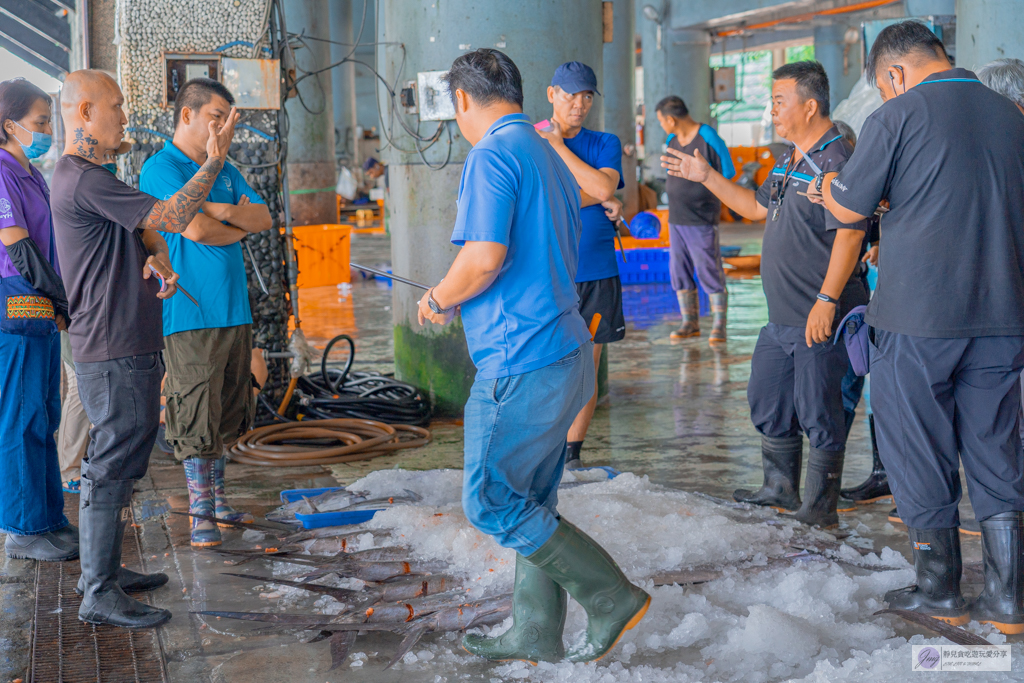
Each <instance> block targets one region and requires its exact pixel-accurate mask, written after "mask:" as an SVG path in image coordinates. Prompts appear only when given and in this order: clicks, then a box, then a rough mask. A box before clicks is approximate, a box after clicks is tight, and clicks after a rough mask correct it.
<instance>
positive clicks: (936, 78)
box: [823, 21, 1024, 633]
mask: <svg viewBox="0 0 1024 683" xmlns="http://www.w3.org/2000/svg"><path fill="white" fill-rule="evenodd" d="M867 73H868V75H869V76H870V77H871V78H873V79H875V81H876V83H877V86H878V89H879V90H881V92H882V98H883V99H884V100H885V102H884V103H883V104H882V106H881V107H879V108H878V109H877V110H876V111H875V112H874V113H872V114H871V116H869V117H868V119H867V121H865V123H864V127H863V128H862V129H861V134H860V141H859V142H858V144H857V151H856V152H855V153H854V155H853V157H852V158H851V159H850V161H849V163H848V164H847V165H846V167H845V168H843V169H842V171H841V172H840V173H839V174H838V176H835V175H829V176H826V178H825V183H824V186H823V187H824V201H825V206H826V207H827V208H828V210H829V211H830V212H831V213H832V214H833V215H834V216H835V217H836V218H837V219H839V220H840V221H843V222H852V221H858V220H861V219H862V218H864V217H865V216H868V215H870V214H871V213H872V212H873V211H874V210H875V207H876V206H877V205H878V203H879V202H880V201H881V200H883V199H888V200H889V212H888V213H887V214H885V216H884V218H883V219H882V233H883V234H884V238H883V241H884V242H885V245H884V247H883V248H882V249H881V251H880V252H879V268H878V273H879V279H878V287H877V288H876V290H875V296H874V297H873V298H872V300H871V305H870V306H869V307H868V314H867V322H868V323H869V324H870V325H871V326H872V328H873V331H874V346H873V347H872V349H871V403H872V408H873V409H874V413H875V419H876V428H877V432H878V446H879V450H880V451H881V452H882V455H883V457H884V459H885V469H886V471H887V472H888V473H889V482H890V486H891V487H892V492H893V495H894V496H895V498H896V505H897V508H898V509H899V511H900V515H901V517H902V518H903V521H904V522H905V523H906V525H907V527H908V528H909V530H910V540H911V541H912V542H913V546H914V563H915V566H916V567H917V576H918V584H917V586H911V587H909V588H906V589H902V590H900V591H892V592H890V593H888V594H887V595H886V600H887V601H888V602H889V606H890V607H893V608H899V609H910V610H915V611H918V612H921V613H922V614H927V615H930V616H933V617H937V618H940V619H943V620H945V621H949V622H951V623H966V622H967V621H968V620H969V619H970V618H972V617H973V618H974V619H975V620H977V621H987V622H989V623H992V624H993V625H995V626H996V628H998V629H999V630H1001V631H1003V632H1004V633H1022V632H1024V582H1022V581H1021V578H1020V577H1021V570H1022V569H1024V568H1022V567H1021V552H1022V547H1021V536H1022V534H1024V513H1022V512H1021V511H1022V510H1024V455H1022V451H1021V442H1020V439H1019V438H1018V437H1017V424H1018V419H1019V418H1018V414H1019V408H1020V402H1021V397H1020V390H1019V382H1020V374H1021V367H1022V366H1024V192H1022V191H1021V188H1022V187H1024V158H1022V156H1021V149H1024V118H1022V117H1021V115H1020V113H1019V112H1018V111H1017V109H1016V107H1014V105H1013V103H1012V102H1010V101H1009V100H1007V99H1006V98H1005V97H1003V96H1002V95H999V94H998V93H995V92H993V91H991V90H989V89H988V88H986V87H985V86H984V85H982V84H981V83H980V82H979V81H978V79H977V78H976V77H975V75H974V74H973V73H971V72H970V71H967V70H965V69H954V68H952V67H951V66H950V63H949V60H948V59H947V58H946V53H945V50H944V49H943V47H942V42H941V41H940V40H939V39H938V38H937V37H936V36H935V35H934V34H933V33H932V32H931V31H929V30H928V29H927V27H925V26H924V25H923V24H920V23H918V22H914V21H906V22H902V23H899V24H894V25H892V26H889V27H887V28H885V29H884V30H883V31H882V32H881V33H879V35H878V38H877V39H876V40H875V44H874V45H873V46H872V48H871V54H870V55H869V57H868V69H867ZM958 453H959V456H960V459H962V460H963V465H964V471H965V473H966V475H967V487H968V490H969V491H970V494H971V504H972V506H973V507H974V513H975V516H976V517H977V519H978V521H979V522H980V524H981V533H982V547H983V558H984V564H985V590H984V592H983V593H982V594H981V596H980V597H979V598H978V600H977V601H976V602H975V603H974V604H973V605H972V606H971V608H970V614H969V615H968V610H967V608H966V606H965V604H964V599H963V597H962V596H961V594H960V574H961V560H960V538H959V534H958V533H957V526H958V525H959V516H958V514H957V504H958V503H959V501H960V476H959V462H958V459H957V454H958Z"/></svg>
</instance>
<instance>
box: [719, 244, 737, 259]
mask: <svg viewBox="0 0 1024 683" xmlns="http://www.w3.org/2000/svg"><path fill="white" fill-rule="evenodd" d="M740 249H742V247H737V246H734V245H731V244H723V245H722V246H720V247H719V248H718V252H719V253H720V254H721V255H722V258H731V257H733V256H739V255H740Z"/></svg>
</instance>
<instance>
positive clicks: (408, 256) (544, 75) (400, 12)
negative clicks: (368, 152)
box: [377, 0, 604, 415]
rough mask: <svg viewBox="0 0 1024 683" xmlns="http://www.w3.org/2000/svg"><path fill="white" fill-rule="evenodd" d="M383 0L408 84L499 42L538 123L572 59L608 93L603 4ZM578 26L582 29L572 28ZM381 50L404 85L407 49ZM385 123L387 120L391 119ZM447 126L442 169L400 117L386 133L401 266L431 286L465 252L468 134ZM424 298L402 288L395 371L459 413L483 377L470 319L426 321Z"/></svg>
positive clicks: (438, 154)
mask: <svg viewBox="0 0 1024 683" xmlns="http://www.w3.org/2000/svg"><path fill="white" fill-rule="evenodd" d="M381 1H382V2H383V7H382V10H381V11H380V12H379V14H378V16H379V17H380V24H379V25H378V26H377V39H378V40H379V41H401V42H402V43H403V45H404V46H405V51H406V61H405V66H404V69H403V71H402V73H401V75H400V81H401V82H402V83H404V82H405V81H407V80H415V79H416V74H417V72H420V71H443V70H446V69H448V67H450V66H451V63H452V62H453V61H454V60H455V58H456V57H458V56H459V55H461V54H463V53H464V52H466V51H467V50H475V49H477V48H480V47H492V48H497V49H499V50H501V51H503V52H505V53H506V54H507V55H508V56H509V57H511V58H512V60H513V61H514V62H515V63H516V66H517V67H519V71H520V73H521V74H522V76H523V89H524V96H525V102H524V111H525V113H526V114H527V115H528V116H529V117H530V118H531V119H532V120H534V121H539V120H541V119H544V118H547V117H548V116H550V114H551V108H550V105H549V104H548V101H547V95H546V89H547V86H548V84H549V83H550V82H551V75H552V73H553V72H554V69H555V68H556V67H557V66H558V65H559V64H561V63H563V62H567V61H570V60H574V59H576V60H579V61H581V62H584V63H586V64H589V65H590V66H591V67H593V69H594V71H595V72H596V73H597V77H598V83H599V89H601V91H602V92H604V88H603V86H602V85H600V84H601V80H602V71H603V69H602V49H603V43H602V37H601V26H602V23H601V3H600V2H599V1H598V0H563V1H561V2H550V1H549V0H519V1H518V2H493V1H490V0H448V1H446V2H437V1H436V0H381ZM570 26H571V27H572V30H566V27H570ZM377 54H378V63H379V65H380V66H379V68H380V69H381V71H382V73H383V75H384V77H385V78H386V79H388V80H389V82H394V81H395V78H396V75H398V74H397V73H396V72H397V69H398V68H399V65H400V64H401V61H402V51H401V50H400V49H397V48H396V47H394V46H390V47H389V46H386V45H381V46H379V47H378V52H377ZM378 98H379V99H380V104H381V108H382V110H384V114H385V119H387V107H388V106H389V104H390V103H389V99H388V97H387V96H386V93H385V92H384V91H383V90H378ZM594 114H597V115H598V118H597V119H595V120H591V121H590V125H592V126H593V127H595V128H600V123H601V121H600V118H603V117H601V116H600V114H601V111H600V110H597V111H596V112H594ZM395 115H396V116H405V117H406V121H407V123H408V124H409V125H410V126H411V127H413V128H414V129H415V128H416V126H417V123H418V121H417V118H416V116H415V115H407V114H406V113H405V111H404V109H401V108H400V109H399V110H398V111H396V112H395ZM592 116H593V114H592ZM383 125H387V120H385V122H384V124H383ZM447 126H448V131H450V132H451V135H452V141H453V142H452V149H451V154H450V156H449V157H448V161H447V165H446V166H445V167H444V168H442V169H440V170H432V169H430V168H428V167H427V166H426V165H425V164H424V163H423V160H422V159H421V158H420V156H419V155H418V154H417V153H416V152H415V141H414V140H413V139H412V138H411V137H410V136H409V135H408V134H406V133H405V131H404V130H403V129H402V127H401V126H399V125H398V124H397V123H396V124H395V125H394V126H393V129H391V130H388V131H386V132H387V133H388V135H390V136H391V137H392V139H393V140H394V143H395V144H394V145H392V146H390V147H389V148H388V149H387V150H386V151H385V152H384V153H383V156H384V158H385V161H387V163H388V167H389V168H388V182H389V194H388V197H387V199H386V200H385V204H384V205H385V209H386V210H387V212H388V215H387V224H388V229H389V231H390V232H391V262H392V266H393V268H394V272H395V273H399V274H402V275H405V276H407V277H411V278H413V279H414V280H419V281H421V282H427V283H436V282H437V281H438V280H440V279H441V277H442V276H443V275H444V274H445V272H447V270H448V268H449V266H451V263H452V261H453V260H454V259H455V255H456V254H457V253H458V249H456V248H455V247H454V246H452V244H451V243H450V242H449V240H450V239H451V232H452V227H453V226H454V224H455V215H456V206H455V199H456V197H457V196H458V188H459V177H460V175H461V173H462V164H463V162H464V161H465V158H466V154H467V152H468V151H469V145H468V143H466V141H465V140H464V139H462V137H461V136H460V135H459V132H458V127H457V126H456V125H455V122H454V121H452V122H450V123H448V124H447ZM436 129H437V124H436V123H434V122H422V123H419V127H418V130H419V131H420V134H421V135H423V136H426V137H429V136H430V135H432V134H433V132H434V131H435V130H436ZM420 146H421V147H422V146H423V143H420ZM402 150H407V151H412V153H411V154H409V153H406V152H403V151H402ZM447 154H448V135H447V132H443V133H442V137H441V139H440V141H439V142H438V143H436V144H435V145H433V147H431V148H430V149H429V150H427V151H426V152H424V156H425V157H426V160H427V161H428V162H429V163H430V164H431V165H433V166H438V165H440V164H442V163H444V162H445V159H446V156H447ZM421 296H422V292H420V291H417V290H414V289H411V288H409V287H404V286H402V285H395V287H394V293H393V306H392V313H393V321H394V329H395V371H396V374H397V376H398V377H399V379H402V380H404V381H407V382H410V383H412V384H415V385H416V386H418V387H420V388H421V389H423V390H424V391H425V392H427V393H428V394H429V396H430V397H431V400H432V402H433V405H434V410H435V414H439V415H458V414H461V412H462V407H463V405H464V404H465V402H466V399H467V398H468V396H469V388H470V386H471V385H472V382H473V377H474V376H475V374H476V371H475V369H474V367H473V365H472V363H471V362H470V359H469V353H468V350H467V347H466V340H465V335H464V332H463V329H462V324H461V320H460V319H459V318H456V319H455V321H454V322H453V323H452V324H450V325H448V326H446V327H444V328H439V327H437V326H433V325H430V326H427V327H420V326H419V324H418V323H417V322H416V302H417V301H418V300H419V298H420V297H421Z"/></svg>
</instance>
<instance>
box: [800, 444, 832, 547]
mask: <svg viewBox="0 0 1024 683" xmlns="http://www.w3.org/2000/svg"><path fill="white" fill-rule="evenodd" d="M844 455H845V451H823V450H821V449H820V448H813V447H812V448H811V450H810V453H808V455H807V478H806V479H805V480H804V504H803V505H802V506H800V509H799V510H797V513H796V514H795V515H794V517H796V518H797V519H798V520H800V521H801V522H803V523H804V524H809V525H811V526H815V525H816V526H820V527H821V528H822V529H829V528H831V527H834V526H837V525H838V524H839V514H838V513H837V512H836V507H837V506H838V504H839V486H840V481H841V479H842V476H843V458H844Z"/></svg>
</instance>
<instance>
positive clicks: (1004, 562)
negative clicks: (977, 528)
mask: <svg viewBox="0 0 1024 683" xmlns="http://www.w3.org/2000/svg"><path fill="white" fill-rule="evenodd" d="M1022 535H1024V512H1002V513H1000V514H998V515H992V516H991V517H989V518H988V519H986V520H985V521H984V522H981V556H982V561H983V562H984V565H985V590H983V591H982V593H981V595H979V596H978V598H977V599H976V600H975V601H974V603H973V604H972V605H971V618H972V619H974V620H975V621H980V622H983V623H988V624H992V625H993V626H995V627H996V628H997V629H999V630H1000V631H1001V632H1002V633H1005V634H1007V635H1016V634H1019V633H1024V577H1022V576H1021V571H1022V570H1024V566H1022V564H1021V560H1022V552H1024V548H1022V546H1021V536H1022Z"/></svg>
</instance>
